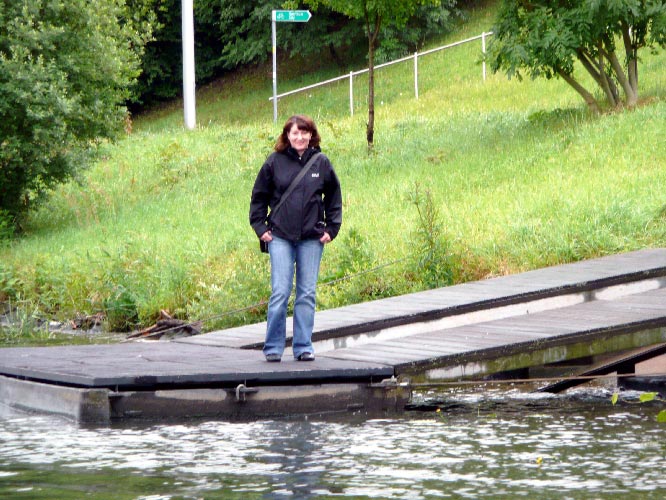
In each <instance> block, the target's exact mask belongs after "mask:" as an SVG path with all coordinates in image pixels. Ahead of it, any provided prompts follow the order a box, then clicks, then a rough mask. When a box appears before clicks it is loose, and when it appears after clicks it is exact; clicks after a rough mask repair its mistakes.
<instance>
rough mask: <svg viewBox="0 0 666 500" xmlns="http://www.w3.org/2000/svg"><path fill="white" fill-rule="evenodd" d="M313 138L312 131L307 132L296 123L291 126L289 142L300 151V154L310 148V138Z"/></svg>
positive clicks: (288, 136)
mask: <svg viewBox="0 0 666 500" xmlns="http://www.w3.org/2000/svg"><path fill="white" fill-rule="evenodd" d="M311 138H312V132H306V131H305V130H300V129H299V128H298V125H296V124H295V123H294V124H293V125H292V126H291V129H290V130H289V134H288V135H287V139H289V144H291V147H292V148H294V149H295V150H296V151H298V154H299V155H301V154H303V152H304V151H305V150H306V149H308V145H309V144H310V139H311Z"/></svg>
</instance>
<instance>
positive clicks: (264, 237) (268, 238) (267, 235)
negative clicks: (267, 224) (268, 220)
mask: <svg viewBox="0 0 666 500" xmlns="http://www.w3.org/2000/svg"><path fill="white" fill-rule="evenodd" d="M259 239H260V240H261V241H265V242H266V243H268V242H270V241H273V233H271V232H270V231H266V232H265V233H264V234H262V235H261V238H259Z"/></svg>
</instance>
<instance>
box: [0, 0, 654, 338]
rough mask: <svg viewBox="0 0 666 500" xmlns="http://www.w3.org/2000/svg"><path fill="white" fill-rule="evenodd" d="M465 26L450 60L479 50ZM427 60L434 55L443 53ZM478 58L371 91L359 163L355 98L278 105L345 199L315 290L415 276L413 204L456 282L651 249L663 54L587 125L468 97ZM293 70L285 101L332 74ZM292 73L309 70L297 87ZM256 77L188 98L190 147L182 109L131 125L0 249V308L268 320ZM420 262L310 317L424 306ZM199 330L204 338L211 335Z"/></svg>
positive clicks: (383, 80) (385, 72) (529, 95)
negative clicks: (418, 301)
mask: <svg viewBox="0 0 666 500" xmlns="http://www.w3.org/2000/svg"><path fill="white" fill-rule="evenodd" d="M492 14H493V10H492V9H484V10H479V11H477V12H474V13H472V15H471V17H470V19H469V20H468V22H467V23H465V25H464V26H463V27H462V28H461V29H460V31H458V32H456V33H454V34H453V35H451V36H449V37H447V38H446V39H443V40H442V41H441V42H440V43H442V44H444V43H449V42H451V41H456V40H460V39H463V38H466V37H470V36H475V35H477V34H479V33H481V32H482V31H484V30H485V31H487V30H489V29H490V28H491V26H492ZM438 44H439V43H437V44H434V45H438ZM479 53H480V42H475V43H470V44H467V45H464V46H460V47H457V48H455V49H451V50H447V51H443V52H438V53H435V54H431V55H428V56H425V57H423V58H421V59H420V61H419V99H418V100H416V99H414V96H413V80H412V68H413V66H412V64H411V63H405V64H402V65H397V66H392V67H390V68H387V69H382V70H379V71H378V73H377V87H376V96H377V101H378V103H377V104H378V106H377V108H378V109H377V116H376V136H375V139H376V148H375V153H374V154H372V155H368V154H367V153H366V144H365V121H366V119H367V116H366V115H367V110H366V108H365V102H366V80H365V79H364V77H358V78H357V79H356V81H355V88H354V96H355V108H356V112H355V115H354V116H353V117H350V116H349V103H348V83H347V82H346V81H345V82H342V83H340V84H337V85H331V86H328V87H324V88H322V89H316V90H312V91H310V92H308V93H307V94H301V95H297V96H293V97H288V98H285V99H283V100H282V101H281V102H280V106H279V112H280V119H279V121H280V122H281V121H283V120H284V119H285V118H286V117H287V116H289V115H290V114H292V113H295V112H304V113H307V114H310V115H311V116H313V117H314V118H315V119H316V120H317V122H318V124H319V126H320V131H321V133H322V137H323V149H324V151H325V152H326V153H327V154H328V155H329V157H330V158H331V159H332V161H333V163H334V165H335V166H336V170H337V172H338V174H339V176H340V178H341V180H342V183H343V190H344V202H345V220H344V226H343V231H342V233H341V235H340V237H339V239H338V241H337V242H336V243H335V244H334V245H332V246H330V247H328V249H327V256H326V258H325V259H324V264H323V268H322V275H323V276H322V280H324V281H325V280H328V279H330V278H334V277H338V276H341V275H345V274H350V273H354V272H358V271H360V270H363V269H367V268H370V267H373V266H376V265H378V264H381V263H383V262H389V261H393V260H398V259H402V258H404V257H410V256H411V257H414V256H415V255H414V248H415V245H416V241H417V240H418V238H417V237H416V236H415V231H416V230H417V229H418V227H419V224H418V219H417V211H416V208H415V206H414V205H413V204H412V203H411V202H410V195H411V194H413V193H414V191H415V189H416V186H417V185H418V186H419V189H421V190H424V189H425V190H428V191H429V192H430V193H431V195H432V199H433V200H434V202H435V205H436V207H437V210H438V214H439V217H440V221H441V223H442V225H443V227H444V237H443V239H444V240H445V241H446V242H447V243H448V244H449V245H450V251H451V252H452V253H453V254H454V255H455V257H456V259H455V262H456V264H455V265H454V268H455V269H454V271H455V275H456V278H457V279H458V280H466V279H476V278H483V277H487V276H491V275H498V274H503V273H513V272H518V271H522V270H526V269H532V268H537V267H543V266H547V265H551V264H555V263H559V262H566V261H572V260H577V259H582V258H588V257H593V256H597V255H602V254H608V253H615V252H621V251H627V250H632V249H636V248H642V247H645V246H660V245H663V242H664V237H665V231H664V230H665V227H666V226H665V225H664V213H665V211H664V208H663V207H664V206H665V200H664V199H663V198H664V195H663V192H664V187H665V186H666V169H664V168H663V166H664V158H666V141H663V137H664V136H665V133H666V119H665V118H666V103H665V102H664V97H665V96H666V94H665V93H664V76H663V74H664V72H663V61H664V55H663V53H660V54H658V55H657V56H653V55H648V54H645V55H644V57H645V60H644V62H643V63H642V65H641V68H640V72H639V73H640V75H641V78H642V87H641V91H642V94H643V95H644V96H647V97H648V101H649V102H648V104H646V105H644V106H642V107H640V108H639V109H637V110H635V111H632V112H620V113H614V114H609V115H604V116H601V117H594V116H591V115H589V114H588V113H587V111H586V109H585V108H584V105H583V102H582V100H581V99H580V98H579V97H578V95H577V94H575V93H574V92H573V90H571V89H570V88H569V87H568V86H566V84H564V83H563V82H561V81H524V82H517V81H507V80H506V78H505V77H504V76H503V75H489V77H488V79H487V81H485V82H483V81H482V79H481V67H480V65H478V64H477V62H478V59H479ZM319 64H320V63H319V62H314V63H313V62H308V61H288V62H286V63H284V64H283V67H282V68H281V69H280V74H281V75H282V76H281V78H282V80H281V81H280V90H281V91H284V90H286V89H290V88H295V87H298V86H301V85H305V84H308V83H313V82H316V81H319V80H322V79H325V78H330V77H332V76H336V75H337V74H340V73H344V71H340V70H338V69H330V68H325V67H324V68H318V67H317V65H319ZM304 68H305V69H304ZM266 69H267V68H265V67H263V68H257V69H255V70H252V71H245V72H243V73H239V74H237V75H235V76H234V77H233V78H227V79H224V80H221V81H219V82H216V84H215V85H210V86H208V87H206V88H203V89H200V91H199V93H198V96H197V100H198V102H197V113H198V115H197V117H198V121H199V123H200V127H199V129H198V130H197V131H194V132H188V131H184V130H183V129H182V111H181V109H180V107H179V103H173V104H171V105H168V106H164V107H163V108H162V109H160V110H155V111H153V112H151V113H148V114H146V115H144V116H140V117H137V119H136V120H135V124H134V131H133V133H132V134H131V135H129V136H128V137H127V138H126V139H124V140H123V141H121V142H120V143H119V144H117V145H111V146H108V147H107V148H106V151H105V156H104V158H103V159H102V160H101V161H99V162H98V163H97V164H95V165H94V166H93V168H92V169H91V170H90V171H89V172H88V173H87V174H86V176H85V179H84V180H83V184H82V185H78V184H69V185H66V186H63V187H62V188H61V189H59V190H58V191H57V192H56V193H54V196H53V199H52V201H51V202H50V203H49V205H48V206H47V207H45V208H44V209H43V210H41V211H40V212H39V213H37V214H35V216H34V217H33V219H32V221H31V224H30V227H29V230H28V233H27V235H26V237H24V238H22V239H21V240H20V241H17V242H16V243H14V244H13V245H12V246H11V247H10V248H6V249H0V289H2V288H4V289H5V290H6V291H9V292H10V296H12V297H13V300H14V301H17V300H22V301H25V302H24V303H25V304H30V307H31V308H32V309H34V310H35V311H38V312H40V313H45V314H49V315H60V316H61V317H72V316H73V315H74V314H76V313H85V314H90V313H92V312H95V311H98V310H100V309H104V310H106V311H107V313H108V314H109V326H110V327H112V328H118V327H119V326H121V325H120V324H118V323H117V321H119V320H115V319H114V318H113V312H114V311H116V310H127V309H129V310H133V311H136V312H137V314H138V319H139V320H140V321H142V322H143V323H150V322H151V321H152V320H153V319H154V318H155V315H156V314H157V312H158V311H159V310H160V309H162V308H166V309H169V310H171V311H172V312H176V313H177V314H178V315H179V316H181V317H188V318H211V321H208V322H207V323H206V324H205V327H206V328H214V327H219V326H224V325H228V324H237V323H240V322H243V321H254V320H260V319H261V318H262V315H263V312H262V309H261V308H256V309H251V310H249V311H244V312H243V313H240V314H234V315H229V316H227V315H224V312H225V311H229V310H233V309H236V308H242V307H244V306H248V305H251V304H255V303H257V302H259V301H261V300H264V299H265V298H266V297H267V295H268V267H267V262H266V259H265V258H264V257H262V256H260V255H259V253H258V251H257V249H256V248H255V247H256V246H257V244H256V239H255V237H254V235H253V233H252V231H251V230H250V228H249V225H248V223H247V205H248V201H249V193H250V190H251V186H252V183H253V181H254V176H255V175H256V172H257V170H258V168H259V167H260V165H261V163H262V161H263V160H264V158H265V157H266V155H267V154H268V153H269V152H270V151H271V147H272V144H273V143H274V140H275V137H276V135H277V134H278V133H279V126H275V125H274V124H273V123H272V107H271V104H270V103H269V101H268V97H269V96H270V95H271V82H270V75H269V73H268V72H267V71H266ZM418 274H419V269H418V267H417V266H416V264H415V263H414V261H413V260H412V261H403V262H401V263H399V264H396V265H393V266H391V267H388V268H385V269H384V270H382V271H381V272H378V273H373V274H371V275H365V277H363V278H360V279H356V280H349V281H348V282H345V283H342V284H339V285H336V286H334V287H329V288H326V289H324V290H322V292H321V293H320V299H321V300H320V304H321V307H332V306H335V305H338V304H342V303H347V302H353V301H356V300H365V299H367V298H371V297H373V296H379V295H390V294H393V293H404V292H407V291H411V290H413V289H418V288H419V287H422V286H424V285H423V283H422V282H421V281H419V276H418ZM212 318H218V319H216V320H215V321H213V320H212Z"/></svg>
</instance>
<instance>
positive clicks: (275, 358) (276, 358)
mask: <svg viewBox="0 0 666 500" xmlns="http://www.w3.org/2000/svg"><path fill="white" fill-rule="evenodd" d="M281 359H282V356H280V355H279V354H266V361H268V362H269V363H279V362H280V360H281Z"/></svg>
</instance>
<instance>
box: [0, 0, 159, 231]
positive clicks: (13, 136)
mask: <svg viewBox="0 0 666 500" xmlns="http://www.w3.org/2000/svg"><path fill="white" fill-rule="evenodd" d="M124 13H125V11H124V10H123V2H122V0H71V1H68V2H53V1H48V0H10V1H7V0H3V1H2V2H0V138H1V139H0V209H3V210H4V214H5V215H3V220H5V221H6V220H7V216H9V217H11V218H14V220H16V218H17V217H18V216H20V215H22V214H24V213H25V212H26V210H27V209H28V208H29V207H30V206H33V205H34V204H35V203H36V202H38V201H40V200H41V199H42V198H43V197H44V196H45V195H46V194H47V193H48V192H49V190H50V189H51V188H52V187H53V186H55V185H56V184H58V183H60V182H63V181H65V180H66V179H68V178H70V177H72V176H74V175H76V174H77V172H79V171H80V170H81V169H82V168H83V167H84V166H85V165H86V164H87V162H88V161H89V160H90V158H91V157H92V155H93V152H94V148H95V145H96V143H98V142H99V141H100V140H101V139H103V138H108V137H113V136H114V134H115V133H116V132H118V131H119V130H121V129H122V125H123V123H124V122H125V119H126V110H125V107H124V105H123V103H124V101H125V100H126V99H127V98H128V97H129V95H130V90H129V89H130V86H131V84H132V82H133V81H134V80H135V78H136V77H137V75H138V72H139V57H138V56H139V53H140V51H141V47H142V45H143V42H144V41H145V39H146V37H147V36H149V33H145V32H141V33H138V32H137V31H135V26H134V24H133V22H132V21H131V19H128V18H123V15H124ZM121 21H122V22H121Z"/></svg>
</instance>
